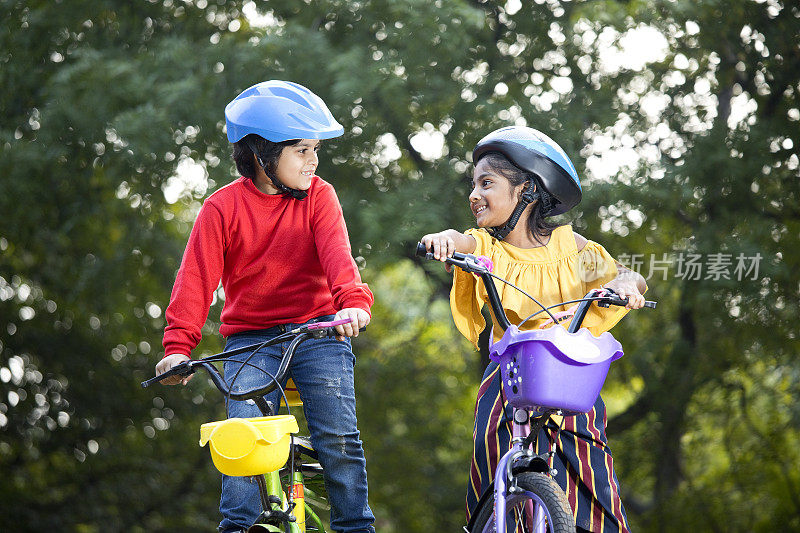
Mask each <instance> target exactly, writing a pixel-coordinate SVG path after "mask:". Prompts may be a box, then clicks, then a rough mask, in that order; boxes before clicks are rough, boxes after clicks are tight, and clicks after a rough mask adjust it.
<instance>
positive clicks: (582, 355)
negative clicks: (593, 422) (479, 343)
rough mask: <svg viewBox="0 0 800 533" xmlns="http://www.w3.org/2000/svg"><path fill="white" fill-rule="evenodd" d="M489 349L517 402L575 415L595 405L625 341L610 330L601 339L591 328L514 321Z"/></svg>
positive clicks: (521, 406) (508, 395) (510, 398)
mask: <svg viewBox="0 0 800 533" xmlns="http://www.w3.org/2000/svg"><path fill="white" fill-rule="evenodd" d="M489 352H490V353H489V357H491V359H492V360H493V361H497V362H498V363H499V364H500V375H501V377H502V378H503V389H504V390H505V394H506V398H507V399H508V402H509V403H510V404H511V405H513V406H514V407H516V408H518V409H525V408H527V409H533V410H537V411H543V410H545V409H561V410H562V411H564V412H565V413H571V414H575V413H585V412H587V411H589V410H590V409H591V408H592V405H594V402H595V400H597V395H598V394H600V389H602V388H603V382H605V380H606V374H608V367H609V366H610V365H611V361H615V360H617V359H619V358H620V357H622V345H621V344H620V343H619V342H617V340H616V339H615V338H614V337H613V336H612V335H611V333H608V332H606V333H603V334H602V335H600V336H599V337H595V336H594V335H592V334H591V333H590V332H589V330H588V329H585V328H583V329H580V330H579V331H578V332H577V333H568V332H567V330H566V329H564V328H563V327H561V326H553V327H551V328H548V329H539V330H530V331H520V330H519V329H517V327H516V326H513V325H512V326H510V327H509V328H508V329H507V330H506V332H505V333H504V334H503V338H502V339H500V340H499V341H498V342H496V343H494V344H493V345H492V346H491V348H490V349H489Z"/></svg>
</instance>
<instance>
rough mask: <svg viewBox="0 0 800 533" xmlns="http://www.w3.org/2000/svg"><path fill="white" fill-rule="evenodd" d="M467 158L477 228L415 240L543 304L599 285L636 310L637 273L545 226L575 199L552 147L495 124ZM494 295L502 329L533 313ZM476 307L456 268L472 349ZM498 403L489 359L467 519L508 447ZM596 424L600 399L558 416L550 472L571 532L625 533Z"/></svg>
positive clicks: (459, 321) (460, 312)
mask: <svg viewBox="0 0 800 533" xmlns="http://www.w3.org/2000/svg"><path fill="white" fill-rule="evenodd" d="M472 159H473V161H474V164H475V170H474V174H473V189H472V193H471V194H470V195H469V203H470V207H471V208H472V213H473V215H474V216H475V219H476V223H477V225H478V227H479V228H480V229H470V230H468V231H467V232H466V233H459V232H458V231H455V230H452V229H448V230H445V231H442V232H440V233H433V234H429V235H425V236H424V237H422V239H421V241H422V243H423V244H424V245H425V246H426V248H427V249H428V250H430V251H432V252H433V254H434V257H435V258H437V259H439V260H441V261H445V259H446V258H447V257H450V256H452V255H453V252H461V253H473V254H476V255H484V256H487V257H489V258H490V259H491V260H492V261H493V262H494V272H495V273H496V274H497V275H499V276H500V277H502V278H504V279H506V280H508V281H510V282H511V283H513V284H515V285H517V286H519V287H521V288H522V289H523V290H525V291H526V292H528V293H529V294H531V295H532V296H533V297H534V298H537V299H538V300H540V301H541V302H542V303H543V304H544V305H553V304H557V303H559V302H563V301H568V300H574V299H577V298H581V297H583V296H584V295H585V294H586V293H587V292H589V290H591V289H593V288H599V287H600V286H605V287H606V288H610V289H613V290H614V291H616V292H617V293H618V294H619V296H620V297H622V298H629V303H628V306H627V309H638V308H640V307H642V306H643V305H644V297H643V296H642V294H643V293H644V291H645V290H646V285H645V282H644V279H643V278H642V277H641V276H640V275H639V274H637V273H634V272H632V271H630V270H627V269H625V268H623V267H622V265H619V264H618V263H616V261H614V259H612V257H611V256H610V255H609V254H608V252H606V250H605V249H604V248H603V247H602V246H600V245H599V244H597V243H595V242H592V241H589V240H587V239H585V238H583V237H582V236H580V235H578V234H577V233H574V232H573V231H572V228H571V227H570V226H569V225H561V226H559V225H556V224H553V223H552V222H550V221H548V220H547V217H550V216H553V215H558V214H561V213H565V212H567V211H568V210H570V209H572V208H573V207H575V206H576V205H577V204H578V203H579V202H580V200H581V187H580V181H579V180H578V175H577V172H576V171H575V167H574V166H573V165H572V162H571V161H570V160H569V158H568V157H567V155H566V154H565V153H564V151H563V150H562V149H561V148H560V147H559V146H558V145H557V144H556V143H555V142H553V141H552V140H551V139H550V138H549V137H547V136H546V135H544V134H542V133H541V132H539V131H537V130H534V129H532V128H527V127H519V126H512V127H507V128H502V129H499V130H497V131H494V132H492V133H490V134H489V135H487V136H486V137H484V138H483V139H482V140H481V141H480V142H479V143H478V145H477V146H476V147H475V150H474V151H473V156H472ZM497 289H498V292H499V294H500V297H501V300H502V302H503V307H504V309H505V311H506V314H507V315H508V318H509V320H510V321H511V323H512V324H518V323H519V322H521V321H522V319H524V318H525V317H527V316H529V315H531V314H533V313H534V312H536V311H539V310H540V308H539V306H538V305H537V304H536V303H534V302H533V301H532V300H530V299H529V298H527V297H526V296H524V295H523V294H521V293H520V292H518V291H516V290H515V289H513V288H511V287H509V286H507V285H505V284H498V287H497ZM486 301H487V296H486V291H485V289H484V288H483V285H482V284H481V283H479V282H478V280H477V278H476V277H475V276H472V275H471V274H467V273H464V272H462V271H461V270H459V269H456V270H455V277H454V279H453V288H452V291H451V293H450V306H451V310H452V313H453V319H454V321H455V324H456V326H457V327H458V329H459V331H461V333H462V334H464V336H466V337H467V338H468V339H469V340H470V341H471V342H472V343H473V344H474V345H475V346H476V347H477V341H478V335H479V334H480V332H481V331H482V330H483V328H484V326H485V322H484V319H483V316H482V315H481V312H480V310H481V307H482V306H483V303H484V302H486ZM627 309H620V308H616V309H615V308H608V309H601V308H599V307H597V306H593V307H592V311H591V312H590V313H589V314H587V316H586V318H585V320H584V322H583V325H584V327H588V328H589V330H590V331H591V332H592V333H594V334H595V335H599V334H600V333H602V332H603V331H606V330H608V329H610V328H611V327H613V326H614V324H616V323H617V322H618V321H619V320H620V319H621V318H622V317H623V316H624V315H625V313H627ZM539 316H540V317H541V318H537V319H536V320H530V321H528V322H527V323H526V324H525V329H528V328H530V329H534V328H538V327H540V326H543V325H547V316H546V315H544V314H541V315H539ZM494 332H495V338H494V342H496V341H498V340H499V338H500V336H499V335H498V332H500V333H502V330H501V328H500V327H499V326H497V324H495V328H494ZM506 407H507V405H506V403H505V400H504V397H503V393H502V388H501V386H500V373H499V372H498V366H497V363H494V362H492V363H489V365H488V366H487V368H486V371H485V372H484V376H483V380H482V381H481V385H480V387H479V390H478V399H477V403H476V408H475V425H474V433H473V444H474V451H473V457H472V465H471V469H470V476H469V483H468V486H467V520H469V518H470V516H471V515H472V513H473V511H474V510H475V508H476V506H477V503H478V500H479V498H480V496H481V494H482V493H483V492H484V491H485V490H486V489H487V488H488V487H489V485H490V484H491V482H492V480H493V476H494V471H495V468H496V466H497V461H498V459H499V458H500V457H501V456H502V455H503V454H504V453H505V452H506V451H507V450H508V449H509V444H510V440H511V428H510V425H509V422H510V418H509V417H510V409H507V408H506ZM605 421H606V413H605V404H604V403H603V400H602V399H601V398H600V397H598V399H597V402H595V404H594V407H593V408H592V410H591V411H590V412H588V413H586V414H582V415H577V416H571V417H566V418H564V419H563V429H562V431H561V433H560V434H559V435H558V442H557V443H556V455H555V456H554V457H553V459H552V460H553V464H552V467H553V468H555V469H556V470H557V472H558V473H557V475H556V481H557V482H558V483H559V485H560V486H561V487H562V488H563V489H564V491H565V492H566V494H567V498H568V500H569V502H570V505H571V506H572V509H573V512H574V515H575V523H576V524H577V526H578V530H579V531H582V530H587V531H597V532H600V531H602V532H610V531H628V524H627V518H626V515H625V510H624V508H623V506H622V502H621V500H620V497H619V483H618V482H617V478H616V475H615V473H614V464H613V459H612V457H611V450H610V449H609V447H608V444H607V441H606V435H605ZM561 423H562V417H557V416H552V417H551V419H550V420H549V421H548V423H547V425H546V427H545V428H544V429H543V430H542V432H541V433H540V435H539V441H540V442H544V443H547V442H549V441H552V440H553V439H555V438H556V434H557V429H558V427H559V425H561Z"/></svg>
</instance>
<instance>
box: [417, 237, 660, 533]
mask: <svg viewBox="0 0 800 533" xmlns="http://www.w3.org/2000/svg"><path fill="white" fill-rule="evenodd" d="M417 255H419V256H422V257H426V258H427V259H433V254H431V253H429V252H428V251H427V250H426V249H425V246H424V245H423V244H421V243H419V244H417ZM447 262H448V263H450V264H451V265H453V266H456V267H458V268H460V269H462V270H464V271H465V272H471V273H473V274H476V275H478V276H479V277H480V278H481V280H482V281H483V283H484V286H485V287H486V293H487V295H488V297H489V304H490V307H491V312H492V315H493V316H494V317H495V320H496V322H497V324H498V325H499V326H500V327H501V328H502V329H503V337H502V338H501V339H500V340H499V341H498V342H496V343H494V344H492V346H490V357H491V358H492V360H494V361H496V362H497V363H498V364H499V366H500V376H501V378H502V387H503V393H504V395H505V397H506V399H507V400H508V403H509V404H510V405H511V406H512V407H513V421H512V437H511V449H510V450H509V451H508V452H507V453H506V454H505V455H503V457H502V458H501V459H500V460H499V461H498V463H497V469H496V470H495V477H494V483H493V484H492V485H491V486H489V488H488V489H487V490H486V491H485V492H484V493H483V495H482V496H481V499H480V501H479V502H478V507H477V508H476V511H475V513H473V515H472V519H471V520H470V523H469V524H468V525H467V526H466V527H465V528H464V531H466V532H467V533H495V532H502V533H505V532H524V533H547V532H549V533H574V532H575V519H574V517H573V512H572V508H571V507H570V505H569V502H568V501H567V497H566V494H564V491H563V490H561V487H560V486H559V485H558V484H557V483H556V481H555V480H554V479H553V475H554V474H555V472H553V471H551V469H550V466H549V461H548V459H549V458H550V457H551V456H552V455H553V454H555V442H556V441H557V440H558V439H557V438H556V439H554V440H553V442H551V443H550V451H548V452H546V453H543V454H538V453H536V450H538V446H537V437H538V435H539V431H540V430H541V429H542V428H543V427H544V425H545V423H546V422H547V420H548V418H549V417H550V415H559V416H562V417H563V416H570V415H575V414H579V413H585V412H588V411H589V410H590V409H591V408H592V405H593V404H594V402H595V400H597V396H598V395H599V394H600V389H601V388H602V387H603V382H604V381H605V379H606V374H607V373H608V369H609V366H610V365H611V362H612V361H614V360H616V359H619V358H620V357H622V345H620V343H619V342H617V340H616V339H614V337H613V336H612V335H611V334H610V333H608V332H606V333H603V334H602V335H600V336H599V337H595V336H594V335H592V333H590V332H589V330H587V329H580V326H581V323H582V322H583V319H584V318H585V316H586V313H587V312H588V310H589V307H590V306H591V305H592V303H593V302H594V303H597V304H598V305H599V306H601V307H608V306H609V305H617V306H625V305H627V303H628V300H627V298H626V299H621V298H619V296H617V295H616V294H615V293H614V292H613V291H611V290H609V289H603V290H593V291H591V292H589V293H588V294H587V295H586V296H585V297H583V298H581V299H580V300H576V301H572V302H562V303H560V304H557V305H553V306H550V307H545V306H544V305H542V304H541V303H540V302H538V301H537V300H536V299H535V298H533V297H532V296H530V295H529V294H527V293H525V291H523V290H522V289H520V288H519V287H516V286H515V285H513V284H512V283H510V282H508V281H506V280H504V279H502V278H500V277H499V276H496V275H494V274H492V272H491V269H492V266H491V261H490V260H489V259H487V258H484V257H476V256H474V255H471V254H461V253H454V254H453V257H452V258H448V259H447ZM492 278H497V279H499V280H500V281H502V282H504V283H507V284H508V285H510V286H511V287H514V288H515V289H517V290H519V291H520V292H522V293H523V294H525V295H526V296H528V297H529V298H531V299H532V300H534V301H535V302H536V303H537V304H539V305H540V306H541V307H542V310H541V311H539V312H537V313H534V314H533V315H531V316H529V317H527V318H525V320H523V321H522V322H521V323H520V324H518V325H513V324H511V323H510V322H509V320H508V317H507V316H506V314H505V311H504V310H503V306H502V304H501V302H500V297H499V295H498V293H497V289H496V287H495V285H494V281H493V279H492ZM573 303H577V304H578V306H577V308H576V309H575V314H574V317H573V318H572V320H571V322H570V324H569V326H568V327H567V328H566V329H565V328H563V327H560V326H554V327H550V328H547V329H538V330H528V331H521V330H520V329H519V327H520V326H522V325H523V324H524V323H525V322H527V321H528V320H530V319H531V318H533V317H534V316H536V315H538V314H539V313H547V314H548V315H550V318H551V319H552V321H553V323H554V324H556V325H557V324H558V323H559V321H560V319H563V318H564V317H563V314H562V316H561V317H559V316H557V315H553V313H552V312H551V311H550V310H551V309H552V308H556V307H560V306H562V305H565V304H573ZM655 306H656V302H651V301H648V302H646V303H645V307H649V308H655ZM562 420H563V418H562ZM559 430H560V429H559Z"/></svg>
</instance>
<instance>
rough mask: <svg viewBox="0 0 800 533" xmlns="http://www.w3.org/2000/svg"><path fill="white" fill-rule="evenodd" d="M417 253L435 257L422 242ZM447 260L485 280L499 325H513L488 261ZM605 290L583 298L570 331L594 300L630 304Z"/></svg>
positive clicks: (470, 257)
mask: <svg viewBox="0 0 800 533" xmlns="http://www.w3.org/2000/svg"><path fill="white" fill-rule="evenodd" d="M415 253H416V255H417V256H419V257H424V258H426V259H431V260H432V259H434V257H433V253H431V252H429V251H428V249H427V248H425V245H424V244H422V243H421V242H418V243H417V249H416V252H415ZM445 262H446V263H448V264H451V265H453V266H456V267H458V268H460V269H461V270H463V271H464V272H470V273H472V274H477V275H478V276H480V278H481V280H482V281H483V285H484V286H485V287H486V294H487V296H488V297H489V305H490V307H491V310H492V315H494V317H495V320H497V323H498V325H499V326H500V327H501V328H502V329H503V331H505V330H506V329H507V328H508V326H510V325H511V322H510V321H509V320H508V316H506V312H505V310H504V309H503V305H502V303H501V302H500V296H499V295H498V294H497V287H495V284H494V280H493V279H492V274H491V271H490V269H489V268H488V267H487V266H486V263H485V262H483V261H481V260H480V258H478V257H477V256H474V255H472V254H462V253H460V252H453V256H452V257H448V258H446V259H445ZM604 290H605V291H606V292H605V293H602V294H601V293H599V292H597V291H595V290H593V291H590V292H589V294H587V295H586V296H585V297H584V298H582V301H581V302H580V305H578V309H577V310H576V311H575V317H574V318H573V319H572V321H571V322H570V325H569V327H568V328H567V331H569V332H570V333H575V332H576V331H578V329H580V327H581V323H582V322H583V319H584V318H585V317H586V313H587V312H588V311H589V306H590V305H591V304H592V302H597V304H598V305H599V306H600V307H608V306H609V305H617V306H620V307H624V306H626V305H628V298H620V297H619V296H617V294H616V293H614V291H613V290H612V289H604ZM656 304H657V303H656V302H653V301H645V303H644V306H645V307H647V308H650V309H655V307H656Z"/></svg>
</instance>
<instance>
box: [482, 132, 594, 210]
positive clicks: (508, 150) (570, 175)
mask: <svg viewBox="0 0 800 533" xmlns="http://www.w3.org/2000/svg"><path fill="white" fill-rule="evenodd" d="M489 152H500V153H501V154H503V155H504V156H506V157H507V158H508V160H509V161H511V162H512V163H513V164H514V166H516V167H517V168H519V169H521V170H524V171H525V172H530V173H531V174H533V175H534V177H535V178H534V179H535V180H536V183H537V186H538V187H541V188H542V189H544V190H545V191H546V192H547V193H548V194H549V196H550V197H552V200H554V202H553V205H552V208H551V209H550V210H549V211H547V212H546V213H543V214H544V215H545V216H554V215H560V214H562V213H566V212H567V211H569V210H570V209H572V208H573V207H575V206H576V205H578V204H579V203H580V201H581V196H582V193H581V182H580V179H578V173H577V172H576V171H575V166H574V165H573V164H572V161H570V159H569V157H568V156H567V154H566V153H565V152H564V150H562V149H561V147H560V146H559V145H558V144H556V143H555V141H553V140H552V139H551V138H550V137H548V136H547V135H545V134H544V133H542V132H540V131H539V130H535V129H533V128H529V127H527V126H508V127H505V128H500V129H499V130H495V131H493V132H492V133H490V134H489V135H487V136H486V137H484V138H483V139H481V140H480V141H478V144H477V145H476V146H475V149H474V150H473V151H472V161H473V163H475V164H477V163H478V161H479V160H480V158H481V157H483V156H484V155H486V154H487V153H489Z"/></svg>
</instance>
